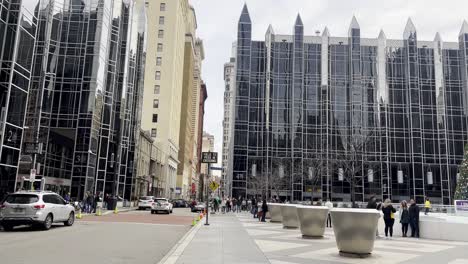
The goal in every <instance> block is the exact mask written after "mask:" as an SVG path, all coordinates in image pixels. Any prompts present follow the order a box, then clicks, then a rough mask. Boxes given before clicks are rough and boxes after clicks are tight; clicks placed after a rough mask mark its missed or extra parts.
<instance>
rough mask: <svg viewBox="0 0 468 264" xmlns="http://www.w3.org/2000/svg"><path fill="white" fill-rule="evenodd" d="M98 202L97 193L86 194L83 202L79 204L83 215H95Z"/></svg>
mask: <svg viewBox="0 0 468 264" xmlns="http://www.w3.org/2000/svg"><path fill="white" fill-rule="evenodd" d="M99 200H100V196H99V193H96V194H94V195H93V194H92V193H91V192H86V194H85V197H84V199H83V201H82V202H81V208H82V210H83V213H87V214H94V213H96V209H97V205H98V202H99Z"/></svg>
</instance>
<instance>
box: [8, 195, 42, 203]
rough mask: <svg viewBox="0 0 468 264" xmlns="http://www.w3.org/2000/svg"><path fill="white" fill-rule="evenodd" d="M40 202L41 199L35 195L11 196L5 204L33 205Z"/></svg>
mask: <svg viewBox="0 0 468 264" xmlns="http://www.w3.org/2000/svg"><path fill="white" fill-rule="evenodd" d="M37 201H39V197H38V196H37V195H34V194H10V195H8V196H7V197H6V199H5V202H7V203H10V204H32V203H35V202H37Z"/></svg>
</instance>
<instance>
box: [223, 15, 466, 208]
mask: <svg viewBox="0 0 468 264" xmlns="http://www.w3.org/2000/svg"><path fill="white" fill-rule="evenodd" d="M251 32H252V23H251V20H250V16H249V13H248V11H247V8H244V10H243V11H242V15H241V17H240V20H239V24H238V39H237V52H236V54H237V58H236V98H235V120H234V121H233V122H234V134H233V140H234V144H233V157H232V159H233V167H232V170H233V172H232V175H231V177H232V178H231V179H232V194H233V196H234V197H238V196H248V195H253V194H261V195H267V196H269V197H273V196H277V197H279V198H281V199H282V200H285V199H287V200H309V199H315V200H317V199H323V200H326V199H332V200H334V201H356V202H363V201H367V199H368V198H369V197H370V196H371V195H374V194H375V195H377V196H378V197H380V198H387V197H389V198H391V199H393V200H394V201H399V200H403V199H406V200H408V199H410V198H415V199H416V200H417V202H418V203H422V202H423V200H424V197H429V198H430V199H431V201H433V202H435V203H444V204H450V203H452V200H451V199H452V197H453V192H454V188H455V186H456V175H457V172H458V165H459V164H460V163H461V161H462V159H463V146H464V145H465V144H466V143H467V136H468V134H467V132H466V129H467V113H468V105H467V91H468V86H467V83H468V81H467V66H468V64H467V60H466V58H467V56H468V32H463V31H462V32H461V34H460V39H459V42H458V43H456V42H442V40H441V38H440V36H439V35H437V36H436V38H435V39H434V40H433V41H421V40H418V38H417V32H416V29H415V28H414V26H413V24H412V22H411V21H410V20H409V21H408V24H407V26H406V28H405V33H404V36H403V39H398V40H395V39H387V38H386V36H385V34H384V33H383V32H381V33H380V35H379V37H378V38H375V39H368V38H362V37H361V36H360V35H361V34H360V28H359V24H358V23H357V21H356V19H355V18H353V21H352V22H351V26H350V28H349V34H348V36H346V37H331V36H330V34H329V32H328V30H327V29H325V30H324V31H323V32H322V35H321V36H320V35H316V36H305V35H304V27H303V24H302V21H301V18H300V17H299V16H298V18H297V20H296V23H295V25H294V27H293V35H278V34H275V33H274V31H273V29H272V28H271V27H270V28H269V29H268V31H267V33H266V36H265V40H264V41H254V40H252V36H251Z"/></svg>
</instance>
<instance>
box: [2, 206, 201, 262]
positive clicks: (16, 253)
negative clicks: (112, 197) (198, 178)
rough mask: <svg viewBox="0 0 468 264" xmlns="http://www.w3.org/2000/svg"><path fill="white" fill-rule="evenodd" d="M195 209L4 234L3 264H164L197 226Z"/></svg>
mask: <svg viewBox="0 0 468 264" xmlns="http://www.w3.org/2000/svg"><path fill="white" fill-rule="evenodd" d="M194 215H195V214H192V213H190V210H189V209H179V208H175V209H174V213H173V214H171V215H165V214H157V215H152V214H151V213H150V211H131V212H128V213H119V214H117V215H114V214H111V215H106V216H100V217H98V216H86V217H84V218H83V219H82V220H78V219H77V221H76V222H75V224H74V225H73V226H72V227H71V228H67V227H64V226H63V225H62V224H57V225H55V226H54V227H53V228H51V230H49V231H36V230H31V229H30V228H27V227H25V228H19V229H16V230H15V231H13V232H2V231H0V248H1V261H0V262H1V263H8V264H19V263H37V264H40V263H48V264H55V263H57V264H59V263H67V264H72V263H77V264H78V263H80V264H81V263H141V264H145V263H151V264H154V263H158V261H159V260H161V259H162V258H163V257H164V255H165V254H166V253H167V252H168V251H169V250H170V249H171V248H172V247H173V246H174V245H175V244H176V243H177V242H178V241H179V240H180V238H181V237H183V236H184V235H185V234H186V233H187V231H188V230H190V225H191V223H192V219H193V216H194Z"/></svg>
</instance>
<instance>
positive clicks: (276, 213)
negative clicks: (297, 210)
mask: <svg viewBox="0 0 468 264" xmlns="http://www.w3.org/2000/svg"><path fill="white" fill-rule="evenodd" d="M281 206H282V204H277V203H270V204H268V211H269V213H270V216H271V220H270V222H273V223H281V222H283V215H282V214H281Z"/></svg>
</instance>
